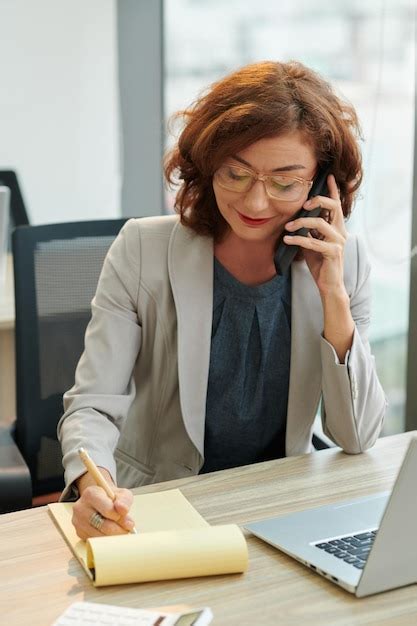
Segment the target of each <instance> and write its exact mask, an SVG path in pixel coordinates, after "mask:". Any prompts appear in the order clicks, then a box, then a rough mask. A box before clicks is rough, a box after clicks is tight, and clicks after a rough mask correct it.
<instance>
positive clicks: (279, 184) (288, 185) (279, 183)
mask: <svg viewBox="0 0 417 626" xmlns="http://www.w3.org/2000/svg"><path fill="white" fill-rule="evenodd" d="M272 184H273V186H274V187H275V189H278V190H279V191H290V190H292V189H294V187H295V186H296V185H297V182H296V181H292V182H290V181H283V180H275V179H274V178H273V179H272Z"/></svg>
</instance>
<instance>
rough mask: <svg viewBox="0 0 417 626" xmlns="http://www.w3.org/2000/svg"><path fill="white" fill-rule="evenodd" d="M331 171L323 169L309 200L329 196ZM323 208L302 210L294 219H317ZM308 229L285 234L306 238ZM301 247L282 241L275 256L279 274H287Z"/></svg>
mask: <svg viewBox="0 0 417 626" xmlns="http://www.w3.org/2000/svg"><path fill="white" fill-rule="evenodd" d="M330 172H331V169H330V168H329V167H323V168H321V169H320V170H319V171H318V173H317V175H316V177H315V179H314V182H313V184H312V186H311V189H310V193H309V194H308V198H307V200H309V199H310V198H313V197H314V196H327V195H328V193H329V190H328V189H327V177H328V175H329V174H330ZM321 210H322V207H320V206H318V207H317V208H315V209H312V210H311V211H307V209H300V211H298V213H296V215H294V219H297V218H298V217H317V216H318V215H320V213H321ZM308 232H309V230H308V228H299V229H298V230H296V231H295V232H293V233H290V232H285V233H284V234H285V235H290V236H294V235H303V236H304V237H305V236H306V235H307V234H308ZM299 247H300V246H287V244H286V243H285V242H284V241H282V240H281V241H280V243H279V244H278V247H277V249H276V251H275V255H274V264H275V269H276V271H277V274H281V275H282V274H285V272H286V271H287V270H288V268H289V267H290V265H291V263H292V262H293V260H294V258H295V256H296V254H297V252H298V250H299Z"/></svg>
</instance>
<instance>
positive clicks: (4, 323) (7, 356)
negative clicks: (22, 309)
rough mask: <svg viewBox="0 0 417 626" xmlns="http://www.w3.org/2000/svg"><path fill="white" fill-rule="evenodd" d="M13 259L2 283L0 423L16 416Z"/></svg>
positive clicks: (0, 303)
mask: <svg viewBox="0 0 417 626" xmlns="http://www.w3.org/2000/svg"><path fill="white" fill-rule="evenodd" d="M14 317H15V309H14V283H13V260H12V255H11V254H10V255H9V256H8V259H7V268H6V281H5V284H2V285H0V423H5V422H10V420H12V419H13V418H14V417H15V416H16V398H15V393H16V392H15V388H16V387H15V386H16V383H15V351H14Z"/></svg>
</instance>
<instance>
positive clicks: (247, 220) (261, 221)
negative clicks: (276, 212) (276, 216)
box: [237, 211, 272, 226]
mask: <svg viewBox="0 0 417 626" xmlns="http://www.w3.org/2000/svg"><path fill="white" fill-rule="evenodd" d="M237 214H238V215H239V217H240V219H241V220H242V222H243V223H244V224H246V225H247V226H262V224H266V223H267V222H269V221H270V220H272V217H264V218H261V219H253V218H252V217H248V216H247V215H243V213H239V211H237Z"/></svg>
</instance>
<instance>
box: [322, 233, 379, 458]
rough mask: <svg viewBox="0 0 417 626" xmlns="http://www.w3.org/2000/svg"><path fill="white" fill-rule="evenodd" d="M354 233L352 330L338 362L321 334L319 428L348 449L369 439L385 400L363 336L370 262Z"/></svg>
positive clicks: (376, 429)
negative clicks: (348, 342) (341, 361)
mask: <svg viewBox="0 0 417 626" xmlns="http://www.w3.org/2000/svg"><path fill="white" fill-rule="evenodd" d="M355 239H356V285H355V286H354V287H353V289H352V293H351V295H350V309H351V313H352V317H353V320H354V322H355V332H354V336H353V342H352V346H351V349H350V350H349V352H348V354H347V356H346V359H345V363H344V364H341V363H340V362H339V360H338V357H337V354H336V351H335V350H334V348H333V346H331V344H330V343H329V342H328V341H326V340H325V339H324V338H323V337H322V338H321V360H322V377H323V378H322V394H323V402H322V423H323V432H324V433H325V434H326V435H327V436H328V437H330V439H331V440H332V441H334V443H335V444H336V445H338V446H340V447H341V448H343V450H344V451H345V452H347V453H350V454H357V453H359V452H363V451H364V450H366V449H367V448H370V447H371V446H372V445H373V444H374V443H375V441H376V439H377V438H378V435H379V433H380V432H381V428H382V424H383V421H384V416H385V409H386V405H387V402H386V398H385V394H384V391H383V389H382V387H381V384H380V382H379V380H378V376H377V373H376V368H375V359H374V357H373V355H372V354H371V349H370V345H369V341H368V330H369V324H370V280H369V276H370V264H369V261H368V259H367V255H366V250H365V247H364V245H363V243H362V242H361V240H360V239H358V238H355ZM353 265H355V264H353Z"/></svg>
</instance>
